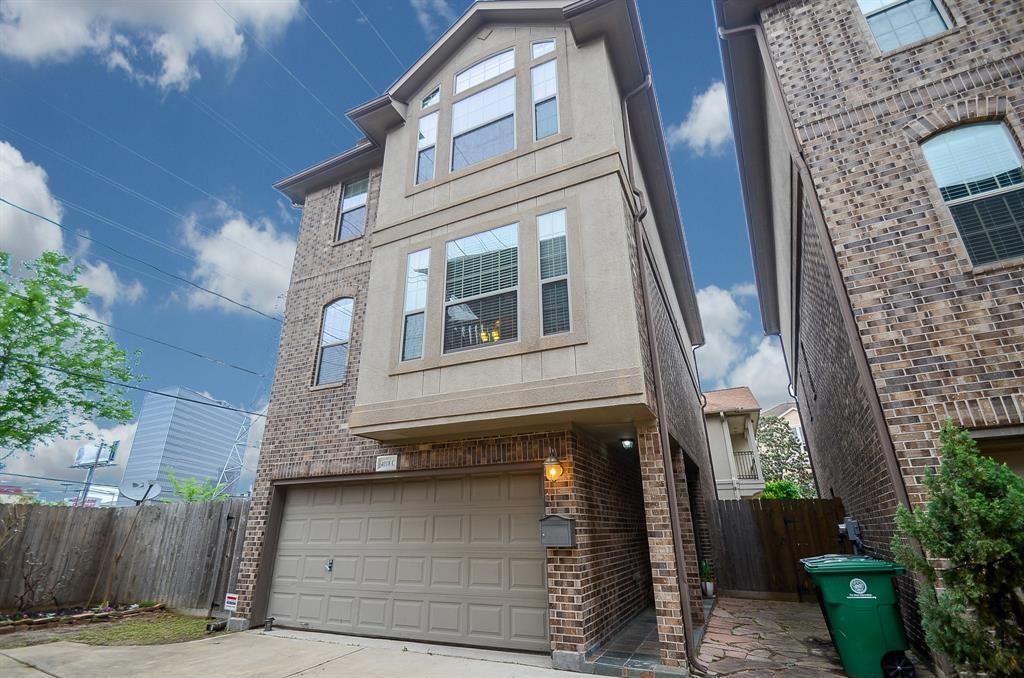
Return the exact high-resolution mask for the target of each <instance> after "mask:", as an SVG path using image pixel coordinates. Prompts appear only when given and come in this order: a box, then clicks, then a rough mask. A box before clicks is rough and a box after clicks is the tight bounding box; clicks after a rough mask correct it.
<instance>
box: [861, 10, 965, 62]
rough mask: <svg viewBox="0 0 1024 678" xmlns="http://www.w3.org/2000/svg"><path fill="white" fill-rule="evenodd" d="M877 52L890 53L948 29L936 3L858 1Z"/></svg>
mask: <svg viewBox="0 0 1024 678" xmlns="http://www.w3.org/2000/svg"><path fill="white" fill-rule="evenodd" d="M857 3H858V4H859V5H860V10H861V12H863V13H864V18H865V19H867V21H868V26H870V27H871V33H872V34H873V35H874V36H875V42H876V43H878V49H880V50H882V51H883V52H888V51H891V50H894V49H898V48H900V47H902V46H903V45H909V44H910V43H912V42H917V41H918V40H923V39H925V38H927V37H929V36H932V35H935V34H937V33H941V32H943V31H944V30H946V29H947V28H948V26H947V25H946V20H945V18H943V16H942V14H941V13H940V12H939V8H938V7H936V6H935V0H857Z"/></svg>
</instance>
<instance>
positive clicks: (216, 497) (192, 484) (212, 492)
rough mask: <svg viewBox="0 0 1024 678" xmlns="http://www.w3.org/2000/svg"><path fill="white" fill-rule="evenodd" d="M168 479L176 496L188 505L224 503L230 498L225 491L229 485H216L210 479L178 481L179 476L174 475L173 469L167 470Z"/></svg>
mask: <svg viewBox="0 0 1024 678" xmlns="http://www.w3.org/2000/svg"><path fill="white" fill-rule="evenodd" d="M167 477H168V478H169V479H170V481H171V486H172V487H173V488H174V496H176V497H178V498H179V499H181V500H182V501H184V502H186V503H200V502H205V501H224V500H225V499H227V498H228V495H227V492H225V491H224V490H225V489H226V488H227V485H225V484H224V483H220V484H214V482H213V481H212V480H209V479H207V480H204V481H202V482H200V481H198V480H196V479H195V478H185V479H184V480H178V478H177V476H175V475H174V469H173V468H168V469H167Z"/></svg>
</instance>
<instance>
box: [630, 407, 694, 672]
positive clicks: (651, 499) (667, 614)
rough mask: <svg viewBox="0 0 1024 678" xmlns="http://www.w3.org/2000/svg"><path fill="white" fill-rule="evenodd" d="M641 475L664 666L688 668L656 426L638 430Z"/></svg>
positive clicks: (659, 440)
mask: <svg viewBox="0 0 1024 678" xmlns="http://www.w3.org/2000/svg"><path fill="white" fill-rule="evenodd" d="M637 447H638V448H639V450H638V453H639V455H640V474H641V477H642V478H643V487H644V510H645V513H646V515H647V544H648V548H649V549H650V552H651V574H652V576H653V583H654V607H655V610H656V612H657V615H658V640H659V641H660V643H661V663H662V664H665V665H666V666H685V665H686V637H685V632H684V630H683V617H682V612H681V611H682V605H681V602H680V595H679V576H678V573H677V571H676V557H675V547H674V545H673V543H672V522H671V520H670V518H669V506H668V490H667V485H666V482H665V469H664V466H663V464H662V456H661V435H660V434H659V432H658V428H657V426H656V425H654V424H651V425H649V426H647V427H642V428H641V427H638V429H637Z"/></svg>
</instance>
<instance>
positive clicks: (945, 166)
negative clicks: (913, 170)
mask: <svg viewBox="0 0 1024 678" xmlns="http://www.w3.org/2000/svg"><path fill="white" fill-rule="evenodd" d="M921 150H922V151H923V152H924V157H925V159H926V160H927V161H928V167H929V168H930V169H931V172H932V176H934V177H935V182H936V183H937V184H938V185H939V191H940V192H941V193H942V197H943V199H944V200H945V202H946V206H947V207H949V211H950V212H951V213H952V215H953V221H955V222H956V227H957V230H959V231H960V237H961V238H962V239H963V242H964V245H965V247H966V248H967V252H968V254H969V255H970V257H971V261H972V262H974V263H975V264H987V263H991V262H994V261H1000V260H1003V259H1013V258H1016V257H1024V169H1022V163H1021V155H1020V151H1019V149H1018V147H1017V143H1016V142H1015V140H1014V139H1013V137H1012V136H1011V135H1010V131H1009V130H1008V129H1007V128H1006V125H1004V124H1003V123H1001V122H984V123H976V124H972V125H964V126H961V127H956V128H954V129H951V130H949V131H948V132H943V133H941V134H939V135H937V136H934V137H932V138H931V139H929V140H927V141H925V142H924V143H923V144H922V145H921Z"/></svg>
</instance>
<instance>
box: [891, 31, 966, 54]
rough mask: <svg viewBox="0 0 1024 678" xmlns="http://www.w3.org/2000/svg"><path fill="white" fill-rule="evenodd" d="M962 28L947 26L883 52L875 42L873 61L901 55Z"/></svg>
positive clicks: (953, 33) (955, 32)
mask: <svg viewBox="0 0 1024 678" xmlns="http://www.w3.org/2000/svg"><path fill="white" fill-rule="evenodd" d="M962 28H963V26H962V25H957V26H953V27H952V28H947V29H946V30H944V31H942V32H941V33H936V34H935V35H929V36H928V37H927V38H921V39H920V40H918V41H917V42H911V43H907V44H906V45H903V46H902V47H897V48H896V49H893V50H890V51H888V52H883V51H882V50H881V48H880V47H879V46H878V43H875V49H877V50H878V52H879V54H878V56H877V57H875V61H882V60H884V59H891V58H892V57H894V56H901V55H902V54H904V53H905V52H910V51H912V50H915V49H917V48H919V47H924V46H925V45H927V44H929V43H932V42H935V41H936V40H942V39H943V38H947V37H949V36H951V35H956V34H957V33H959V32H960V30H961V29H962Z"/></svg>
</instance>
